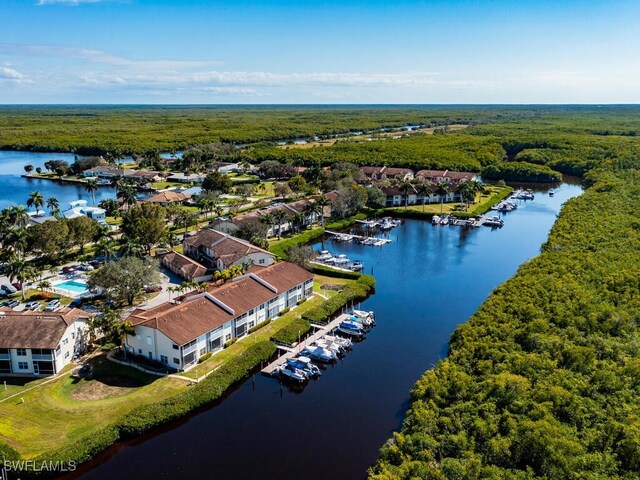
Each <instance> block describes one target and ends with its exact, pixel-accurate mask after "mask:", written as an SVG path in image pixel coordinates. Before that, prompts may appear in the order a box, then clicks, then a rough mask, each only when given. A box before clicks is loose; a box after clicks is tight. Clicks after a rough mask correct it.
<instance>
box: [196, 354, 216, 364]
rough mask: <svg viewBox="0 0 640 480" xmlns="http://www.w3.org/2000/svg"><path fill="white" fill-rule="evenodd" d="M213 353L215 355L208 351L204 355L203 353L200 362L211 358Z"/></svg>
mask: <svg viewBox="0 0 640 480" xmlns="http://www.w3.org/2000/svg"><path fill="white" fill-rule="evenodd" d="M211 355H213V352H207V353H205V354H204V355H202V356H201V357H200V358H199V359H198V363H202V362H205V361H207V360H209V359H210V358H211Z"/></svg>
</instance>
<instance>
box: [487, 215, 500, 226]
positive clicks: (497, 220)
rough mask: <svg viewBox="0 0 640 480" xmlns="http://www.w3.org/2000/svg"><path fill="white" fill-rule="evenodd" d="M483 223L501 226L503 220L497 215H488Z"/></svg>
mask: <svg viewBox="0 0 640 480" xmlns="http://www.w3.org/2000/svg"><path fill="white" fill-rule="evenodd" d="M484 224H485V225H487V226H489V227H502V226H503V225H504V220H502V219H501V218H500V217H498V216H493V217H488V218H487V219H486V220H485V221H484Z"/></svg>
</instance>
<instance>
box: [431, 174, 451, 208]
mask: <svg viewBox="0 0 640 480" xmlns="http://www.w3.org/2000/svg"><path fill="white" fill-rule="evenodd" d="M450 191H451V190H450V189H449V185H447V184H446V183H445V182H438V185H436V189H435V194H436V195H438V196H439V197H440V215H442V209H443V208H444V199H445V197H446V196H447V195H448V194H449V192H450Z"/></svg>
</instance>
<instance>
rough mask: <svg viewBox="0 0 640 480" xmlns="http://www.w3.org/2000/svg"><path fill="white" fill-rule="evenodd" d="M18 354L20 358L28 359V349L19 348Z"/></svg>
mask: <svg viewBox="0 0 640 480" xmlns="http://www.w3.org/2000/svg"><path fill="white" fill-rule="evenodd" d="M17 354H18V356H19V357H26V356H27V349H26V348H18V349H17Z"/></svg>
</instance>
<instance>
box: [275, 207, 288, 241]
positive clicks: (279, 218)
mask: <svg viewBox="0 0 640 480" xmlns="http://www.w3.org/2000/svg"><path fill="white" fill-rule="evenodd" d="M272 216H273V222H274V224H275V225H277V226H278V240H280V239H281V238H282V224H283V223H284V222H285V220H287V214H286V213H285V211H284V210H280V209H278V210H276V211H275V212H273V213H272Z"/></svg>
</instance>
